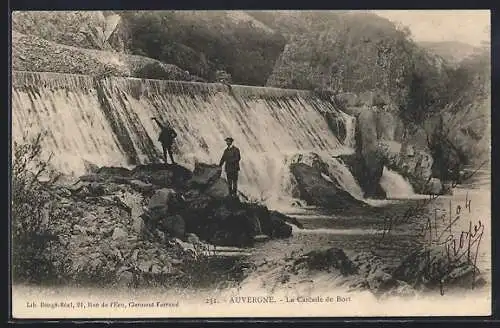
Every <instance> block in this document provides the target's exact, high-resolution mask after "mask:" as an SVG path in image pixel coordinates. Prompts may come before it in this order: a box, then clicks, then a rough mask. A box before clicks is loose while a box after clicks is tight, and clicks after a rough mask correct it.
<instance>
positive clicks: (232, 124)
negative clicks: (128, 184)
mask: <svg viewBox="0 0 500 328" xmlns="http://www.w3.org/2000/svg"><path fill="white" fill-rule="evenodd" d="M12 106H13V111H12V114H13V139H14V140H15V141H21V140H26V138H28V137H29V136H30V135H31V136H33V135H34V134H36V133H38V132H42V131H45V132H46V133H47V136H46V138H45V139H44V145H43V146H44V149H46V151H49V152H52V153H54V154H55V156H54V165H55V166H56V167H57V168H58V169H60V170H61V171H63V172H64V173H68V174H82V173H84V170H85V165H84V163H85V161H88V162H91V163H94V164H97V165H120V166H127V165H134V164H139V163H148V162H157V161H160V159H161V151H160V145H159V143H158V142H157V136H158V133H159V129H158V127H157V126H156V124H155V123H154V122H153V121H152V119H151V118H152V117H158V118H159V119H160V120H167V121H169V122H170V123H171V124H172V126H173V127H174V128H175V129H176V131H177V132H178V137H177V140H176V145H175V147H176V148H177V150H178V152H177V154H176V156H177V158H178V161H179V163H180V164H183V165H187V166H189V167H192V166H193V165H194V163H195V161H202V162H208V163H217V162H218V161H219V159H220V156H221V154H222V152H223V150H224V147H225V143H224V138H225V137H226V136H232V137H233V138H234V139H235V145H237V146H238V147H239V148H240V150H241V154H242V162H241V167H242V172H241V176H240V182H241V187H242V189H243V191H244V192H245V193H248V194H250V195H252V196H253V197H257V198H262V197H264V195H268V194H270V193H273V191H276V188H277V187H276V186H281V184H282V181H281V180H282V179H283V170H284V165H285V164H286V158H287V157H289V156H290V155H291V154H294V153H297V152H300V151H310V152H317V153H325V152H326V153H332V152H336V151H337V152H338V151H339V150H340V149H343V147H344V144H343V142H341V141H339V140H338V138H337V136H336V135H334V133H333V132H332V131H331V130H330V129H329V127H328V124H327V123H326V122H325V120H324V118H323V117H322V116H321V115H320V114H319V112H320V111H323V112H338V111H337V110H336V109H335V108H333V106H332V104H330V103H328V102H325V101H322V100H319V99H317V98H315V97H314V96H312V95H311V94H310V93H309V92H307V91H300V90H284V89H276V88H264V87H248V86H238V85H234V86H231V87H230V88H229V87H228V86H224V85H221V84H205V83H188V82H173V81H158V80H141V79H133V78H115V77H112V78H107V79H102V80H97V79H95V78H93V77H89V76H79V75H70V74H57V73H34V72H14V73H13V90H12ZM346 139H349V138H346ZM342 141H344V140H342Z"/></svg>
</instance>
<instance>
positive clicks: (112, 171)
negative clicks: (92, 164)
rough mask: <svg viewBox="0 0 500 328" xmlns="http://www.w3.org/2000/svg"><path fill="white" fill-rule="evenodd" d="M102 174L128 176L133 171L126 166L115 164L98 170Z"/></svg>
mask: <svg viewBox="0 0 500 328" xmlns="http://www.w3.org/2000/svg"><path fill="white" fill-rule="evenodd" d="M96 173H97V174H98V175H100V176H122V177H128V176H130V175H131V173H132V172H131V171H130V170H129V169H127V168H124V167H115V166H103V167H101V168H99V169H98V170H97V172H96Z"/></svg>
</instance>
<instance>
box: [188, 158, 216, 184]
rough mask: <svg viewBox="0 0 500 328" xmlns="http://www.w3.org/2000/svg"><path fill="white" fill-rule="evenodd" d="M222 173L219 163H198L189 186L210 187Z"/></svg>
mask: <svg viewBox="0 0 500 328" xmlns="http://www.w3.org/2000/svg"><path fill="white" fill-rule="evenodd" d="M221 174H222V168H221V167H220V166H218V165H211V164H205V163H196V164H195V167H194V170H193V176H192V178H191V179H190V180H189V182H188V186H190V187H191V188H200V189H205V188H208V187H209V186H211V185H213V184H214V183H215V182H216V181H217V180H218V179H219V178H220V177H221Z"/></svg>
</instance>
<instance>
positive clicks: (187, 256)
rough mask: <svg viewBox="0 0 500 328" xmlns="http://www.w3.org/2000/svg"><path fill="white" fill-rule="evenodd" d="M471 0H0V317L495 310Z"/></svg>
mask: <svg viewBox="0 0 500 328" xmlns="http://www.w3.org/2000/svg"><path fill="white" fill-rule="evenodd" d="M490 62H491V58H490V12H489V11H488V10H421V11H417V10H406V11H403V10H391V11H377V10H363V11H360V10H352V11H349V10H347V11H346V10H343V11H335V10H321V11H305V10H304V11H286V10H270V11H236V10H234V11H172V10H170V11H167V10H165V11H16V12H13V13H12V67H11V68H12V76H11V82H12V107H11V114H12V115H11V117H12V122H11V124H12V162H11V164H12V165H11V177H12V189H11V190H12V193H11V218H10V222H11V224H10V230H11V231H10V232H11V244H10V245H11V252H10V253H11V266H10V268H11V277H12V285H11V287H12V288H11V290H12V295H11V296H12V317H13V319H26V318H29V319H61V318H71V319H96V318H97V319H110V318H134V319H141V318H227V317H230V318H237V317H252V318H259V317H262V318H269V317H368V316H369V317H387V316H391V317H393V316H417V317H418V316H425V317H429V316H451V315H453V316H465V315H467V316H484V315H489V314H491V303H492V301H491V280H492V276H491V238H492V233H491V203H490V198H491V119H490V113H491V91H490V90H491V77H490V75H491V73H490V71H491V68H490V66H491V64H490Z"/></svg>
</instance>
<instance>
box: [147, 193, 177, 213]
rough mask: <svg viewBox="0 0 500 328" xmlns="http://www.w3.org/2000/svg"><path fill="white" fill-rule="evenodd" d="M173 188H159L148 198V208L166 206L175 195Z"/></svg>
mask: <svg viewBox="0 0 500 328" xmlns="http://www.w3.org/2000/svg"><path fill="white" fill-rule="evenodd" d="M175 194H176V192H175V190H173V189H167V188H163V189H159V190H157V191H156V192H155V193H154V195H153V196H152V197H151V198H150V199H149V203H148V209H149V210H154V209H156V208H159V207H160V208H161V207H164V208H168V205H169V203H170V201H171V200H172V199H173V198H174V197H175Z"/></svg>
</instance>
